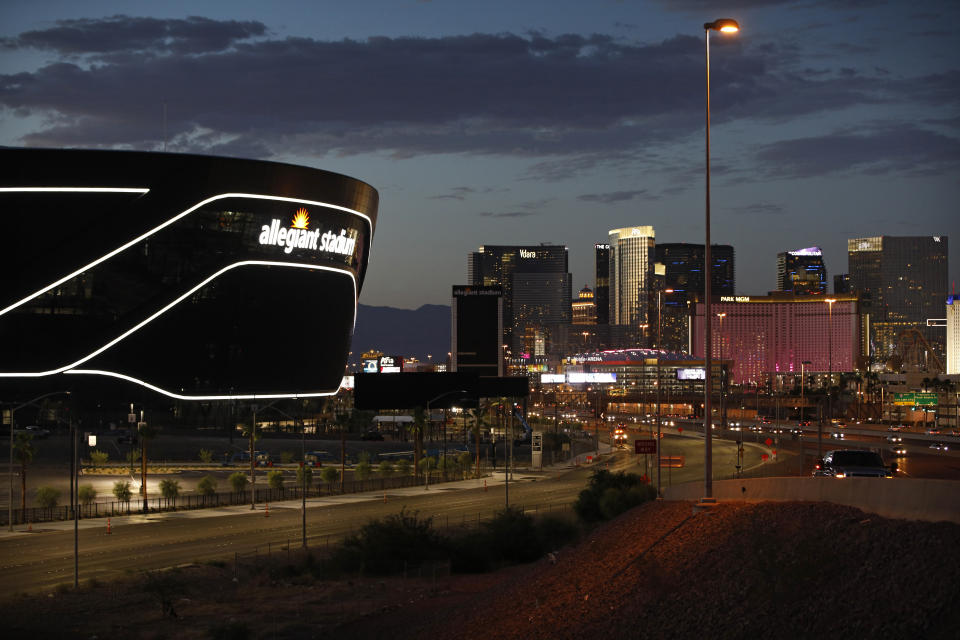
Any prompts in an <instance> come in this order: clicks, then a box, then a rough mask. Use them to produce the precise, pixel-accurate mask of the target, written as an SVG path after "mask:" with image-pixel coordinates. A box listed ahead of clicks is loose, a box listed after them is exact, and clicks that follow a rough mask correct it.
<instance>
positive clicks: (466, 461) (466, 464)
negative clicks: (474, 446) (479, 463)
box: [457, 451, 474, 472]
mask: <svg viewBox="0 0 960 640" xmlns="http://www.w3.org/2000/svg"><path fill="white" fill-rule="evenodd" d="M473 463H474V457H473V456H472V455H471V454H470V452H469V451H464V452H463V453H461V454H460V455H458V456H457V464H458V465H460V469H461V470H463V471H464V472H468V471H470V467H472V466H473Z"/></svg>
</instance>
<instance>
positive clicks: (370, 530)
mask: <svg viewBox="0 0 960 640" xmlns="http://www.w3.org/2000/svg"><path fill="white" fill-rule="evenodd" d="M417 513H418V512H416V511H414V512H412V513H411V512H408V511H406V509H401V511H400V513H399V514H395V515H392V516H387V517H386V518H382V519H380V520H373V521H371V522H369V523H367V524H365V525H364V526H363V527H362V528H361V529H360V531H359V532H358V533H356V534H354V535H352V536H350V537H348V538H347V539H345V540H344V541H343V543H342V544H341V545H340V546H339V547H338V548H337V549H336V550H335V551H334V552H333V557H332V559H331V561H332V564H333V566H334V568H339V569H340V570H345V571H350V570H357V569H359V570H362V571H365V572H370V573H375V574H391V573H400V572H401V571H403V570H404V568H405V567H416V566H420V565H423V564H425V563H428V562H437V561H442V560H446V559H447V546H448V545H447V540H446V539H445V538H444V537H443V536H441V535H440V534H438V533H437V532H436V531H434V529H433V518H419V517H418V515H417Z"/></svg>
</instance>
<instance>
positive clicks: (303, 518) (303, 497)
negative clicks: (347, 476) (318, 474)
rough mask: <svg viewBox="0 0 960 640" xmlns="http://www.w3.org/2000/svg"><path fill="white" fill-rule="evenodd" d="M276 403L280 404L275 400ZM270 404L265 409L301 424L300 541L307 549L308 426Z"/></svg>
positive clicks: (299, 419)
mask: <svg viewBox="0 0 960 640" xmlns="http://www.w3.org/2000/svg"><path fill="white" fill-rule="evenodd" d="M274 402H279V400H275V401H274ZM273 404H274V403H270V404H268V405H267V406H266V407H263V408H264V409H273V410H274V411H276V412H277V413H279V414H280V415H282V416H284V417H286V418H289V419H290V420H293V423H294V424H296V423H298V422H299V423H300V464H301V465H303V466H301V467H300V540H301V545H302V546H303V548H304V549H306V548H307V424H306V422H304V421H303V420H302V419H301V418H294V417H293V416H291V415H290V414H289V413H287V412H286V411H281V410H280V409H278V408H277V407H274V406H273Z"/></svg>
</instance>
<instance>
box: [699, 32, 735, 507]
mask: <svg viewBox="0 0 960 640" xmlns="http://www.w3.org/2000/svg"><path fill="white" fill-rule="evenodd" d="M703 30H704V34H705V36H706V42H707V44H706V63H707V145H706V152H707V153H706V165H707V172H706V177H707V180H706V225H705V226H706V238H705V242H704V245H703V273H704V281H703V304H704V310H703V321H704V323H705V324H704V341H705V343H706V344H705V345H704V373H705V376H704V377H705V384H704V388H705V389H704V403H703V404H704V407H703V412H704V413H703V415H704V417H703V425H704V426H703V447H704V461H703V468H704V496H705V497H707V498H711V497H713V477H712V476H713V456H712V451H711V446H712V441H711V437H710V436H711V434H710V427H711V421H712V416H711V413H712V407H711V404H712V403H711V398H710V396H711V395H712V392H713V362H712V360H713V358H712V356H711V353H710V350H711V347H712V345H711V339H710V338H711V336H710V297H711V295H713V292H712V290H711V280H712V279H713V264H712V262H713V261H712V256H711V255H710V32H711V31H720V32H722V33H735V32H737V31H739V30H740V25H738V24H737V22H736V20H730V19H729V18H721V19H720V20H714V21H713V22H707V23H705V24H704V25H703Z"/></svg>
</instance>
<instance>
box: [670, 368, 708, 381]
mask: <svg viewBox="0 0 960 640" xmlns="http://www.w3.org/2000/svg"><path fill="white" fill-rule="evenodd" d="M706 379H707V376H706V370H705V369H704V368H703V367H695V368H691V369H677V380H706Z"/></svg>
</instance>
